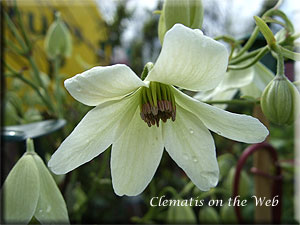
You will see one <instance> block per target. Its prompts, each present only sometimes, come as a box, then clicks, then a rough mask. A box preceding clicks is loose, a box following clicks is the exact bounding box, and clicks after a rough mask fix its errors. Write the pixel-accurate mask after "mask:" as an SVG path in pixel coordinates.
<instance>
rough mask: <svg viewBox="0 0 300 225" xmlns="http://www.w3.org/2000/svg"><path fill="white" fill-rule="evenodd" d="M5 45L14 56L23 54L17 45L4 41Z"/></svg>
mask: <svg viewBox="0 0 300 225" xmlns="http://www.w3.org/2000/svg"><path fill="white" fill-rule="evenodd" d="M5 44H6V46H8V47H9V48H10V49H11V50H12V51H13V52H15V53H16V54H19V55H24V54H25V52H24V51H23V50H22V49H20V48H19V47H18V46H17V45H15V44H14V43H13V42H12V41H10V40H8V39H5Z"/></svg>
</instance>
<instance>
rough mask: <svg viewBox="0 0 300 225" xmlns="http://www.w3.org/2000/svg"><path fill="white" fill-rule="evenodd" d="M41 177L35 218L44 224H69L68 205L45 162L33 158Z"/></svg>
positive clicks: (35, 157) (36, 157)
mask: <svg viewBox="0 0 300 225" xmlns="http://www.w3.org/2000/svg"><path fill="white" fill-rule="evenodd" d="M33 158H34V160H35V163H36V166H37V168H38V171H39V176H40V196H39V199H38V203H37V207H36V210H35V214H34V216H35V217H36V219H37V220H38V221H40V222H41V223H42V224H45V223H46V224H48V223H69V217H68V211H67V207H66V203H65V201H64V199H63V196H62V195H61V193H60V191H59V189H58V187H57V185H56V183H55V181H54V179H53V177H52V176H51V174H50V172H49V171H48V169H47V168H46V166H45V164H44V162H43V160H42V159H41V158H40V157H39V156H38V155H36V154H35V155H34V156H33Z"/></svg>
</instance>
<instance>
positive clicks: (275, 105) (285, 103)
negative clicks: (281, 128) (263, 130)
mask: <svg viewBox="0 0 300 225" xmlns="http://www.w3.org/2000/svg"><path fill="white" fill-rule="evenodd" d="M299 98H300V97H299V93H298V91H297V89H296V88H295V87H294V85H293V84H292V83H291V82H290V81H289V80H288V79H287V78H286V77H284V76H278V75H277V76H275V78H274V79H273V80H272V81H271V82H270V83H269V84H268V86H267V87H266V88H265V90H264V92H263V94H262V98H261V108H262V111H263V113H264V115H265V116H266V117H267V118H268V119H269V120H270V121H271V122H273V123H275V124H278V125H284V124H291V123H292V122H293V121H294V119H295V116H296V115H297V114H298V111H299Z"/></svg>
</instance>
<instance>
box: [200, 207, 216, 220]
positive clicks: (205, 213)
mask: <svg viewBox="0 0 300 225" xmlns="http://www.w3.org/2000/svg"><path fill="white" fill-rule="evenodd" d="M199 221H200V222H201V223H203V224H219V223H220V216H219V214H218V212H217V210H215V209H214V208H213V207H209V206H206V207H203V208H201V209H200V211H199Z"/></svg>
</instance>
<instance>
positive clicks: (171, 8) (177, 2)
mask: <svg viewBox="0 0 300 225" xmlns="http://www.w3.org/2000/svg"><path fill="white" fill-rule="evenodd" d="M203 14H204V9H203V6H202V1H201V0H166V1H165V2H164V6H163V10H162V12H161V16H160V19H159V25H158V35H159V39H160V42H161V43H163V37H164V35H165V33H166V32H167V31H168V30H169V29H171V28H172V27H173V26H174V25H175V24H176V23H181V24H183V25H185V26H187V27H190V28H192V29H200V28H201V27H202V22H203Z"/></svg>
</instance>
